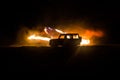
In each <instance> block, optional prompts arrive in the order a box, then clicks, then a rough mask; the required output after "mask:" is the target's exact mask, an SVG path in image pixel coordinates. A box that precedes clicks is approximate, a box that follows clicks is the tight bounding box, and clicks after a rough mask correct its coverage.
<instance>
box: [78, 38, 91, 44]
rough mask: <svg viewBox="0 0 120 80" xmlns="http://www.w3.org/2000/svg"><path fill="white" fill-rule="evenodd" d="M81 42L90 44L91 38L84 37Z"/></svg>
mask: <svg viewBox="0 0 120 80" xmlns="http://www.w3.org/2000/svg"><path fill="white" fill-rule="evenodd" d="M80 44H81V45H88V44H90V40H89V39H82V41H81V43H80Z"/></svg>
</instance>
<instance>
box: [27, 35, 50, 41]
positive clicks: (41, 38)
mask: <svg viewBox="0 0 120 80" xmlns="http://www.w3.org/2000/svg"><path fill="white" fill-rule="evenodd" d="M28 39H29V40H44V41H49V40H50V38H48V37H42V36H36V35H35V34H33V35H31V36H29V37H28Z"/></svg>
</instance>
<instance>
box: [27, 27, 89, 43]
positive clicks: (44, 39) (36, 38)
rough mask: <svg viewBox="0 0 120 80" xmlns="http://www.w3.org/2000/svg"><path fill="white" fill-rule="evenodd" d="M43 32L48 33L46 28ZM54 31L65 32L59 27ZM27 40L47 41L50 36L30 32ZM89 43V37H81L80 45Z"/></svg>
mask: <svg viewBox="0 0 120 80" xmlns="http://www.w3.org/2000/svg"><path fill="white" fill-rule="evenodd" d="M44 31H45V33H46V34H49V33H48V32H47V28H45V29H44ZM55 31H56V32H58V33H66V32H63V31H61V30H59V29H55ZM28 39H29V40H43V41H49V40H50V39H51V38H48V37H43V36H40V35H39V36H37V35H36V34H32V35H30V36H29V37H28ZM89 44H90V39H86V38H82V41H81V43H80V45H89Z"/></svg>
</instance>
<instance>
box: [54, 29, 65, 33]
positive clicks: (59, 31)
mask: <svg viewBox="0 0 120 80" xmlns="http://www.w3.org/2000/svg"><path fill="white" fill-rule="evenodd" d="M55 31H57V32H58V33H61V34H62V33H66V32H63V31H61V30H59V29H55Z"/></svg>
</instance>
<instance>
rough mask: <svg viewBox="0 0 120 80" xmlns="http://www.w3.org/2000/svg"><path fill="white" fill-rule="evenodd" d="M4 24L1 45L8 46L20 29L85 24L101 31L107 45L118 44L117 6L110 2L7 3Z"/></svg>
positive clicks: (47, 0) (42, 0) (41, 0)
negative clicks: (72, 23) (78, 22)
mask: <svg viewBox="0 0 120 80" xmlns="http://www.w3.org/2000/svg"><path fill="white" fill-rule="evenodd" d="M4 6H5V7H4V10H5V16H4V18H5V19H4V20H5V23H4V25H3V26H1V31H0V34H1V35H0V37H1V38H0V40H1V43H0V44H3V43H11V42H12V41H14V40H15V38H16V34H17V32H18V31H19V29H20V28H21V26H27V27H29V28H32V27H34V26H36V25H38V24H41V25H48V26H49V25H59V24H62V23H63V24H65V23H69V22H72V21H82V20H87V22H89V23H91V24H93V25H95V26H93V27H96V28H101V29H104V30H105V31H106V33H107V37H106V39H107V42H108V43H116V44H118V43H120V42H119V41H120V38H119V37H120V36H119V35H120V31H119V27H120V22H119V21H120V12H119V10H120V8H119V7H120V6H119V2H118V1H117V2H115V1H114V2H113V1H103V2H102V1H82V0H81V1H75V0H59V1H58V0H39V1H37V2H35V1H21V2H19V1H16V2H11V1H10V2H6V3H5V5H4Z"/></svg>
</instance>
